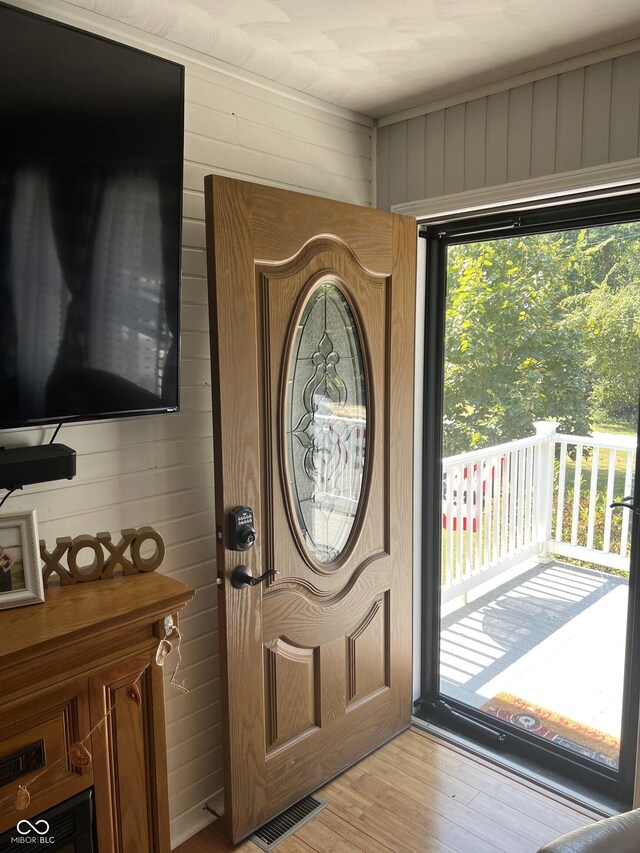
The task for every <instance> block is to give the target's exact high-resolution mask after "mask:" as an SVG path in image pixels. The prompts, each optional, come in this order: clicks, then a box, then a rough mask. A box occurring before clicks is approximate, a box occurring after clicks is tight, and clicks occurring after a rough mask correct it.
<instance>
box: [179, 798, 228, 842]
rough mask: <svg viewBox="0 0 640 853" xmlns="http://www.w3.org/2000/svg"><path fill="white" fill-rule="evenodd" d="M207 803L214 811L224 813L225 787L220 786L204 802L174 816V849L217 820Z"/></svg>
mask: <svg viewBox="0 0 640 853" xmlns="http://www.w3.org/2000/svg"><path fill="white" fill-rule="evenodd" d="M205 805H208V806H209V808H210V809H212V811H215V812H217V813H218V814H219V815H221V814H223V812H224V791H223V789H222V788H220V789H219V790H218V791H216V792H215V793H214V794H211V796H209V797H207V798H206V799H204V800H202V802H200V803H198V804H197V805H195V806H192V807H191V808H190V809H187V811H186V812H182V814H179V815H176V817H174V818H173V820H172V821H171V849H172V850H175V848H176V847H179V846H180V845H181V844H183V843H184V842H185V841H188V840H189V838H191V836H193V835H195V834H196V833H198V832H200V830H201V829H204V828H205V826H208V825H209V824H210V823H213V821H214V820H216V817H215V815H213V814H212V813H211V811H209V810H208V809H205Z"/></svg>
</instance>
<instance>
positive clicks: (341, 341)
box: [285, 277, 367, 564]
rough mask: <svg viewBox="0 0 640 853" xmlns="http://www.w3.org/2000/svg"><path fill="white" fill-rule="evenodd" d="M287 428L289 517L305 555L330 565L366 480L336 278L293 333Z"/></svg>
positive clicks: (317, 293)
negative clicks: (295, 526) (305, 551)
mask: <svg viewBox="0 0 640 853" xmlns="http://www.w3.org/2000/svg"><path fill="white" fill-rule="evenodd" d="M293 334H294V340H293V343H292V346H291V349H290V353H291V355H290V359H289V365H288V375H287V383H286V387H287V400H286V410H285V430H286V444H287V457H288V480H289V482H288V489H287V491H288V499H289V503H290V508H291V510H292V512H291V517H292V518H295V519H296V521H297V527H298V534H299V537H300V540H301V542H302V544H303V546H304V547H305V548H306V550H307V551H308V553H309V555H310V556H311V557H312V558H313V559H314V560H315V561H316V562H318V563H321V564H327V563H332V562H334V561H335V560H337V559H338V558H339V556H340V555H341V554H342V553H343V552H344V550H345V549H346V547H347V545H348V543H349V540H350V537H351V533H352V531H353V529H354V525H355V522H356V518H357V515H358V509H359V507H360V502H361V496H362V487H363V483H364V479H365V471H366V468H365V461H366V427H367V393H366V367H365V364H364V359H363V354H362V345H361V341H360V335H359V332H358V328H357V324H356V320H355V317H354V315H353V312H352V310H351V307H350V305H349V303H348V301H347V299H346V297H345V296H344V294H343V292H342V290H341V288H340V285H339V280H338V279H337V278H335V277H331V278H325V279H323V280H322V281H321V282H320V283H319V284H318V285H317V286H316V287H315V289H314V290H313V291H312V292H311V295H310V296H309V298H308V299H307V302H306V305H305V308H304V310H303V312H302V314H301V316H300V320H299V322H298V324H297V326H296V328H295V331H294V333H293Z"/></svg>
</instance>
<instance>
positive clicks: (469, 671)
mask: <svg viewBox="0 0 640 853" xmlns="http://www.w3.org/2000/svg"><path fill="white" fill-rule="evenodd" d="M627 207H628V208H629V209H626V210H625V209H621V208H620V203H619V202H611V203H610V204H604V205H603V204H602V203H600V204H599V205H598V206H597V207H595V206H593V205H591V206H589V205H582V206H574V207H573V208H562V209H558V208H556V209H551V210H547V211H544V212H536V213H530V214H525V215H521V216H519V217H518V218H517V219H516V218H513V219H509V218H508V217H505V216H502V217H501V218H500V220H497V219H493V220H487V219H485V220H482V221H481V220H475V221H466V222H458V223H451V224H448V225H446V226H444V227H439V228H434V229H432V230H431V233H430V235H429V264H430V279H431V281H430V286H431V288H432V289H433V293H432V295H431V305H430V306H429V308H428V312H429V315H430V316H429V320H430V322H431V324H432V332H436V334H435V337H436V339H437V344H436V346H435V347H434V349H433V351H432V364H430V365H429V364H428V365H427V370H426V374H427V389H426V391H427V395H426V400H427V402H426V406H427V409H426V411H427V412H428V415H427V422H430V424H429V423H428V428H427V433H428V438H427V440H428V442H430V447H429V449H428V450H427V453H426V454H425V456H426V491H425V507H426V518H425V521H426V530H425V533H426V540H427V543H428V545H427V550H426V553H427V557H426V561H425V569H426V572H427V574H428V578H429V582H428V583H427V588H428V594H427V596H426V597H425V601H426V602H428V603H427V605H426V606H427V609H428V610H429V611H430V612H429V614H427V613H425V617H427V618H425V625H426V626H427V629H426V634H425V638H424V644H423V652H425V653H424V654H423V661H424V664H423V666H424V673H423V691H422V699H421V702H420V713H421V714H422V715H424V716H427V717H430V718H433V717H436V718H437V719H438V720H439V721H440V722H444V723H445V725H448V726H451V727H454V728H455V727H460V728H461V729H462V730H463V731H465V732H466V733H467V734H469V733H471V734H474V735H475V736H477V737H478V738H479V740H484V741H488V742H490V743H493V744H494V745H495V746H497V748H499V749H501V750H507V751H511V752H514V753H517V754H520V755H524V756H526V757H527V758H528V759H529V760H532V761H533V762H535V763H536V764H538V765H539V766H540V767H542V768H543V769H545V768H546V769H547V770H552V771H553V772H554V773H561V774H563V775H565V776H567V777H570V778H574V779H578V780H579V781H580V782H581V783H582V784H586V785H587V786H588V787H591V788H592V789H594V790H597V791H600V792H601V793H605V794H606V795H608V796H610V797H612V798H614V799H616V800H617V801H619V802H621V803H630V800H631V792H632V788H633V777H634V772H635V743H636V729H637V699H636V698H635V697H636V695H637V686H636V685H637V674H638V668H639V664H638V660H637V657H638V652H637V651H634V649H637V643H636V644H635V646H634V644H633V631H634V626H633V613H634V610H635V608H636V601H635V598H636V589H637V584H636V581H635V577H636V571H637V569H636V559H637V547H636V537H637V532H636V531H635V528H634V519H635V517H636V513H635V504H634V502H633V498H632V497H631V496H632V495H633V493H634V482H635V479H636V456H637V446H638V438H637V435H638V417H637V413H638V401H639V388H640V385H639V377H640V299H639V296H640V213H638V211H636V210H633V205H627ZM434 279H437V281H438V287H437V288H436V287H435V283H434ZM616 503H617V504H621V503H626V505H628V506H630V507H631V509H629V508H627V506H613V507H612V506H611V505H612V504H616ZM436 601H437V606H436V607H435V608H434V602H436ZM636 630H637V627H636Z"/></svg>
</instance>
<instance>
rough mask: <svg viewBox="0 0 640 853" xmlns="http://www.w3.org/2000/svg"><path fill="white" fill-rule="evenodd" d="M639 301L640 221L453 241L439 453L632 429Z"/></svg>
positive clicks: (639, 366) (639, 368)
mask: <svg viewBox="0 0 640 853" xmlns="http://www.w3.org/2000/svg"><path fill="white" fill-rule="evenodd" d="M639 295H640V223H637V222H631V223H622V224H614V225H603V226H596V227H591V228H588V229H584V228H583V229H576V230H573V231H562V232H555V233H550V234H536V235H528V236H523V237H511V238H504V239H500V240H488V241H482V242H476V243H467V244H461V245H457V246H451V247H450V248H449V257H448V268H447V321H446V339H445V340H446V349H445V447H444V452H445V455H453V454H456V453H463V452H465V451H467V450H470V449H474V448H481V447H487V446H490V445H492V444H497V443H500V442H504V441H512V440H514V439H517V438H522V437H524V436H526V435H531V434H532V432H533V427H532V424H533V421H535V420H557V421H559V422H560V424H561V426H560V429H561V430H562V431H563V432H566V433H573V434H582V435H584V434H587V433H588V432H589V429H590V425H591V423H593V422H598V421H600V422H602V421H607V422H617V423H620V422H621V421H622V422H624V423H625V424H631V423H634V421H635V418H636V415H637V406H638V395H639V391H640V382H639V377H640V299H639V298H638V296H639Z"/></svg>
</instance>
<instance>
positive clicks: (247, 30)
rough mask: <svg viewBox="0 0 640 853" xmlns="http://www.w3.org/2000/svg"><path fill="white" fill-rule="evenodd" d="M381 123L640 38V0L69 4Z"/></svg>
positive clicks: (76, 0)
mask: <svg viewBox="0 0 640 853" xmlns="http://www.w3.org/2000/svg"><path fill="white" fill-rule="evenodd" d="M66 2H68V3H69V4H70V5H74V6H79V7H82V8H86V9H91V10H92V11H94V12H97V13H98V14H101V15H104V16H106V17H108V18H111V19H114V20H117V21H122V22H125V23H127V24H129V25H131V26H133V27H135V28H137V29H140V30H144V31H146V32H150V33H155V34H156V35H159V36H162V37H163V38H166V39H168V40H169V41H172V42H174V43H176V44H179V45H183V46H185V47H188V48H191V49H193V50H196V51H199V52H200V53H204V54H207V55H209V56H211V57H215V58H216V59H218V60H222V61H223V62H225V63H228V64H230V65H232V66H234V67H236V68H241V69H244V70H245V71H249V72H252V73H254V74H257V75H260V76H261V77H265V78H267V79H269V80H272V81H275V82H277V83H280V84H283V85H285V86H288V87H290V88H293V89H296V90H298V91H300V92H305V93H307V94H309V95H314V96H315V97H318V98H321V99H323V100H325V101H329V102H331V103H334V104H339V105H340V106H342V107H347V108H349V109H352V110H355V111H357V112H359V113H363V114H365V115H369V116H374V117H379V116H383V115H388V114H389V113H392V112H396V111H398V110H401V109H405V108H407V107H411V106H416V105H418V104H423V103H426V102H428V101H432V100H435V99H437V98H441V97H445V96H448V95H453V94H457V93H459V92H463V91H466V90H469V89H472V88H476V87H478V86H483V85H486V84H489V83H493V82H496V81H498V80H502V79H504V78H507V77H511V76H513V75H515V74H520V73H523V72H527V71H532V70H534V69H537V68H540V67H542V66H545V65H548V64H551V63H554V62H558V61H561V60H563V59H568V58H572V57H575V56H579V55H581V54H583V53H587V52H590V51H593V50H598V49H600V48H603V47H608V46H610V45H614V44H618V43H620V42H625V41H628V40H630V39H634V38H638V37H640V3H639V2H638V0H535V2H534V0H420V2H416V0H66Z"/></svg>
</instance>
